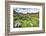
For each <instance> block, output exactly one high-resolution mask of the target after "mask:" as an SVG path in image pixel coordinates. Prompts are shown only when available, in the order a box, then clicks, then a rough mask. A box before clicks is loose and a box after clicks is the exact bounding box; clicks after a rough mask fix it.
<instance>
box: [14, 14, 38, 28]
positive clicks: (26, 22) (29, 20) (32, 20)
mask: <svg viewBox="0 0 46 36" xmlns="http://www.w3.org/2000/svg"><path fill="white" fill-rule="evenodd" d="M13 21H14V23H13V25H14V26H13V27H14V28H16V27H15V23H16V22H20V23H21V27H19V28H25V27H38V26H39V14H38V13H36V14H35V13H32V14H30V15H29V14H17V15H16V16H15V15H14V16H13Z"/></svg>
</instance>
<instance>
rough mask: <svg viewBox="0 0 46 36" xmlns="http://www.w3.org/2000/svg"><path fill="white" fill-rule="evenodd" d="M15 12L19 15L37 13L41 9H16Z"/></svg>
mask: <svg viewBox="0 0 46 36" xmlns="http://www.w3.org/2000/svg"><path fill="white" fill-rule="evenodd" d="M14 10H15V11H16V12H18V13H27V12H28V13H32V12H33V13H35V12H38V11H39V8H14Z"/></svg>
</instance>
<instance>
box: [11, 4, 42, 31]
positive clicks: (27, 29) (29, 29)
mask: <svg viewBox="0 0 46 36" xmlns="http://www.w3.org/2000/svg"><path fill="white" fill-rule="evenodd" d="M14 7H22V8H23V7H24V8H39V9H40V10H39V11H40V12H39V27H32V28H13V8H14ZM34 30H42V6H32V5H31V6H26V5H25V6H24V5H10V32H16V31H34Z"/></svg>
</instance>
